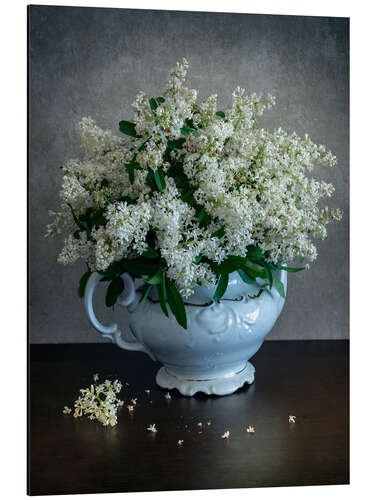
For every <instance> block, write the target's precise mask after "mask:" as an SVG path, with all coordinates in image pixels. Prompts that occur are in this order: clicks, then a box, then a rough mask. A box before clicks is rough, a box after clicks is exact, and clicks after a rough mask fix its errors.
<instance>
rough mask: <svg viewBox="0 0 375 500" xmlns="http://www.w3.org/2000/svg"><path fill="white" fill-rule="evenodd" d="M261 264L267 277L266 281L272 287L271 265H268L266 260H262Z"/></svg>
mask: <svg viewBox="0 0 375 500" xmlns="http://www.w3.org/2000/svg"><path fill="white" fill-rule="evenodd" d="M262 265H263V267H264V270H265V271H266V273H267V278H268V281H269V284H270V288H272V285H273V275H272V269H271V267H270V266H269V265H268V263H267V262H265V261H263V262H262Z"/></svg>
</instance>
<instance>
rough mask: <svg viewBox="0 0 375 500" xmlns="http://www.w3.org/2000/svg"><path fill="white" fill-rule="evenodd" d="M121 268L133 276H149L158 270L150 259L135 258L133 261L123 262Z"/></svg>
mask: <svg viewBox="0 0 375 500" xmlns="http://www.w3.org/2000/svg"><path fill="white" fill-rule="evenodd" d="M122 268H123V270H124V271H128V272H129V273H130V274H133V275H134V276H138V277H141V276H149V275H152V274H154V273H156V271H157V270H158V264H157V262H155V261H151V260H150V259H147V258H143V257H137V258H135V259H129V260H123V261H122Z"/></svg>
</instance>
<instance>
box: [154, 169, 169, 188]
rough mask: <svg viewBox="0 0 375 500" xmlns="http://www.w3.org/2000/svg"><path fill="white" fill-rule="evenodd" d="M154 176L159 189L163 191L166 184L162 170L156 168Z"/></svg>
mask: <svg viewBox="0 0 375 500" xmlns="http://www.w3.org/2000/svg"><path fill="white" fill-rule="evenodd" d="M154 178H155V182H156V185H157V187H158V189H159V191H163V189H165V186H166V185H167V184H166V182H165V177H164V172H163V170H162V169H161V168H160V167H159V168H158V169H157V170H155V172H154Z"/></svg>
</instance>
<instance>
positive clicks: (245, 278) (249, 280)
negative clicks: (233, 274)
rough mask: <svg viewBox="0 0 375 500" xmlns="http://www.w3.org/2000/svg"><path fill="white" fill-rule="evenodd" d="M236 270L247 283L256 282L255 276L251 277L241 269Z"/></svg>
mask: <svg viewBox="0 0 375 500" xmlns="http://www.w3.org/2000/svg"><path fill="white" fill-rule="evenodd" d="M237 272H238V274H239V275H240V276H241V278H242V281H244V282H245V283H247V284H248V285H253V284H254V283H256V281H255V278H252V277H251V276H249V275H248V274H247V272H246V271H244V270H243V269H237Z"/></svg>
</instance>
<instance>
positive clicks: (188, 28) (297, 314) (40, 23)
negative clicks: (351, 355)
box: [29, 6, 349, 343]
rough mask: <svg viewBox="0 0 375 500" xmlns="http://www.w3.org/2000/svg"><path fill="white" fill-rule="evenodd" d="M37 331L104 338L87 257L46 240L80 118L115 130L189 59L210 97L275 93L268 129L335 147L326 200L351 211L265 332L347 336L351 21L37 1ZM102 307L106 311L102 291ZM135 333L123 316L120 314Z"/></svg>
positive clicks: (292, 284) (37, 334) (74, 152)
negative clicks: (90, 291)
mask: <svg viewBox="0 0 375 500" xmlns="http://www.w3.org/2000/svg"><path fill="white" fill-rule="evenodd" d="M29 15H30V18H29V20H30V24H29V27H30V31H29V42H30V44H29V48H30V53H29V64H30V67H29V70H30V72H29V77H30V80H29V83H30V86H29V96H30V99H29V120H30V122H29V125H30V127H29V131H30V188H29V189H30V210H29V214H30V254H29V255H30V340H31V342H34V343H45V342H99V341H100V340H101V339H100V336H99V334H97V333H96V332H95V331H94V330H93V329H92V328H91V327H90V325H89V322H88V320H87V319H86V317H85V314H84V311H83V307H82V304H81V301H80V299H79V298H78V296H77V294H76V286H77V281H78V279H79V277H80V275H81V273H82V272H83V270H84V265H83V264H77V265H75V266H73V267H64V266H61V265H59V264H57V262H56V256H57V254H58V252H59V249H60V248H61V244H62V242H61V240H49V239H45V238H44V233H45V226H46V224H47V223H48V222H49V217H48V214H47V211H48V209H57V208H58V192H59V189H60V182H61V173H60V169H59V165H61V164H62V163H63V162H64V161H65V160H67V159H68V158H71V157H78V156H79V155H80V148H79V143H78V140H77V136H76V133H75V130H74V124H75V123H76V122H77V121H78V120H80V118H81V117H82V116H87V115H90V116H92V117H93V118H94V119H95V120H96V121H97V123H98V125H100V126H102V127H104V128H112V129H116V128H117V124H118V121H119V120H120V119H128V118H131V115H130V109H131V108H130V104H131V102H132V100H133V97H134V96H135V94H136V92H137V91H138V90H141V89H142V90H144V91H146V92H147V93H149V94H150V95H156V94H158V93H159V89H160V88H161V87H162V86H163V84H164V82H165V80H166V78H167V72H168V70H169V69H170V68H171V67H173V65H174V64H175V62H176V60H178V59H181V58H182V57H186V58H187V59H188V60H189V62H190V65H191V68H190V74H189V78H188V84H189V85H191V86H192V87H194V88H196V89H197V90H198V91H199V95H200V97H202V98H204V97H207V96H208V95H209V94H211V93H217V94H218V95H219V103H220V104H221V106H222V107H223V108H225V107H226V106H229V104H230V101H231V93H232V90H233V89H234V88H235V87H236V86H237V85H240V86H241V87H245V88H246V89H248V90H249V92H265V93H267V92H270V93H272V94H273V95H275V96H276V98H277V106H276V107H275V108H273V109H272V110H271V111H269V112H267V114H266V116H265V117H264V119H263V120H262V125H264V126H267V127H269V128H271V129H273V128H277V127H279V126H282V127H284V128H285V129H286V130H288V131H290V132H292V131H294V130H295V131H296V132H297V133H299V134H304V133H305V132H308V133H309V135H310V136H311V137H312V139H313V140H314V141H315V142H317V143H323V144H326V145H327V146H328V147H329V148H330V149H332V150H333V151H334V153H335V154H336V155H337V157H338V163H339V167H338V168H337V169H335V170H329V169H328V168H324V169H322V170H321V176H322V177H323V178H324V179H325V180H327V181H328V182H332V183H333V184H334V185H335V186H336V193H335V196H334V198H333V199H332V201H331V202H330V205H332V206H337V207H341V208H342V209H343V210H344V219H343V221H342V222H341V223H333V224H332V225H330V226H329V228H328V238H327V239H326V240H325V241H324V242H321V243H320V244H319V247H318V248H319V254H320V256H319V258H318V260H317V262H316V263H315V264H314V265H312V267H311V269H310V270H309V271H308V272H302V273H298V274H295V275H289V289H288V297H287V302H286V305H285V308H284V310H283V312H282V314H281V316H280V319H279V320H278V322H277V324H276V326H275V328H274V329H273V331H272V332H271V334H270V336H269V337H268V338H269V339H316V338H322V339H338V338H347V337H348V324H349V319H348V305H349V304H348V301H349V298H348V297H349V296H348V281H349V269H348V265H349V261H348V253H349V241H348V239H349V225H348V220H349V219H348V217H349V206H348V203H349V197H348V182H349V181H348V177H349V165H348V162H349V102H348V101H349V82H348V78H349V20H348V19H345V18H320V17H291V16H271V15H251V14H220V13H197V12H193V13H188V12H170V11H148V10H126V9H124V10H123V9H98V8H75V7H47V6H32V7H31V8H30V11H29ZM96 302H97V310H98V316H100V317H101V319H106V318H108V317H109V316H111V314H108V311H105V306H104V302H103V294H102V292H100V293H98V297H97V301H96ZM115 316H116V317H117V318H119V321H120V323H123V324H124V329H125V330H126V318H124V317H123V316H121V314H120V311H116V312H115Z"/></svg>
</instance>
